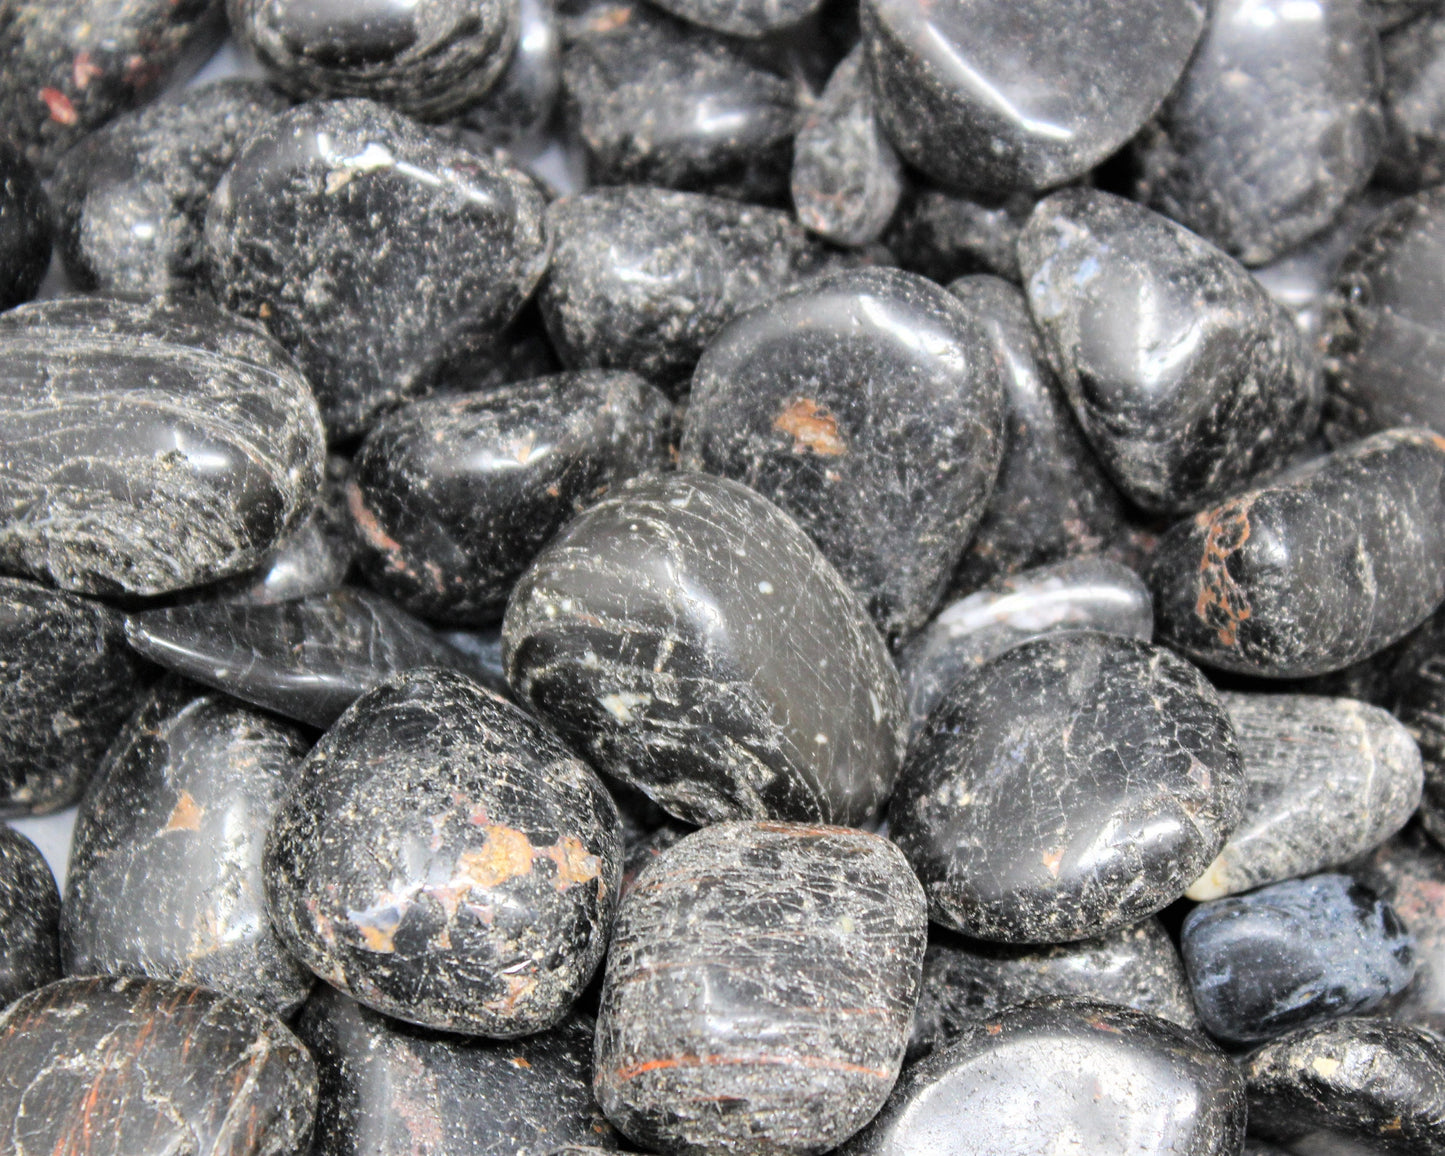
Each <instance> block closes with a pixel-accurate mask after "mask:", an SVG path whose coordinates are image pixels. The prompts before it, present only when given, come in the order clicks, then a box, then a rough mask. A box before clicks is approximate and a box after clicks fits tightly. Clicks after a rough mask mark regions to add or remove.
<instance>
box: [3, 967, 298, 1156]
mask: <svg viewBox="0 0 1445 1156" xmlns="http://www.w3.org/2000/svg"><path fill="white" fill-rule="evenodd" d="M316 1103H317V1089H316V1065H315V1064H313V1063H312V1062H311V1057H310V1055H308V1054H307V1051H306V1048H305V1047H303V1046H302V1044H301V1042H300V1041H299V1040H297V1038H296V1037H295V1036H293V1035H292V1034H291V1032H290V1030H289V1029H288V1028H287V1027H286V1025H285V1024H283V1023H282V1022H281V1021H280V1020H278V1019H276V1018H275V1017H274V1016H272V1015H269V1014H268V1013H266V1012H263V1011H258V1010H257V1009H255V1008H253V1007H250V1006H248V1005H247V1004H244V1003H242V1002H241V1001H240V1000H236V999H230V998H229V997H227V996H223V995H219V994H217V993H216V992H213V991H207V990H206V989H205V988H199V987H183V986H181V985H179V984H174V983H168V982H165V981H162V980H140V979H65V980H61V981H60V982H58V983H53V984H51V985H50V986H48V987H43V988H41V989H40V990H38V991H33V992H31V993H30V994H29V995H27V996H23V997H22V998H21V999H19V1000H18V1001H16V1002H15V1003H13V1004H11V1005H10V1007H9V1009H8V1010H7V1011H6V1012H5V1014H4V1015H3V1016H0V1151H4V1152H13V1153H15V1154H16V1156H29V1154H30V1153H59V1152H85V1153H86V1154H87V1156H138V1154H141V1153H145V1154H149V1153H157V1154H159V1153H177V1154H179V1153H182V1152H185V1153H195V1154H196V1156H221V1154H222V1153H224V1154H226V1156H280V1154H281V1153H292V1152H304V1151H306V1142H307V1139H308V1138H309V1137H310V1135H311V1126H312V1121H313V1119H314V1117H315V1114H316Z"/></svg>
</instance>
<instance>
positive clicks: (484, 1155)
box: [296, 985, 617, 1156]
mask: <svg viewBox="0 0 1445 1156" xmlns="http://www.w3.org/2000/svg"><path fill="white" fill-rule="evenodd" d="M296 1031H297V1032H298V1034H299V1035H300V1036H301V1038H302V1039H304V1040H305V1041H306V1044H307V1046H308V1047H310V1048H311V1050H312V1052H313V1054H314V1055H315V1057H316V1066H317V1068H318V1069H319V1071H320V1074H321V1108H320V1111H319V1113H318V1114H317V1119H316V1138H315V1141H314V1143H313V1145H312V1147H311V1156H441V1154H442V1153H445V1154H446V1156H541V1154H542V1153H548V1152H551V1151H552V1149H553V1147H554V1146H555V1145H557V1144H558V1143H565V1142H567V1141H575V1142H578V1143H581V1144H591V1145H594V1146H596V1147H598V1148H600V1149H602V1150H603V1151H607V1152H611V1151H615V1150H616V1148H617V1135H616V1133H615V1132H613V1131H612V1128H611V1127H610V1126H609V1125H608V1123H607V1120H606V1118H605V1117H604V1116H603V1115H602V1112H601V1110H600V1109H599V1108H598V1107H597V1104H596V1102H595V1101H594V1100H593V1099H592V1088H591V1078H592V1023H591V1021H590V1020H586V1019H583V1018H580V1017H575V1018H572V1019H569V1020H567V1021H566V1022H564V1023H563V1024H561V1025H560V1026H558V1027H556V1028H554V1029H553V1030H551V1031H549V1032H544V1033H542V1034H541V1035H534V1036H529V1037H528V1038H527V1039H524V1040H515V1041H511V1042H507V1043H499V1042H493V1041H491V1040H478V1039H467V1038H466V1037H464V1036H449V1035H441V1034H439V1033H436V1032H429V1031H425V1030H422V1029H420V1028H414V1027H411V1026H410V1025H407V1024H402V1023H398V1022H397V1021H395V1020H389V1019H385V1018H384V1017H382V1016H379V1015H377V1014H376V1013H375V1012H372V1011H368V1010H367V1009H366V1008H364V1007H362V1006H361V1005H360V1004H357V1003H354V1002H352V1001H351V1000H349V999H347V998H346V997H345V996H344V995H342V994H341V993H340V992H337V991H334V990H332V989H331V988H329V987H325V986H322V985H318V987H317V990H316V993H315V994H314V995H312V997H311V999H310V1000H309V1001H308V1002H307V1004H306V1007H305V1008H304V1009H303V1011H302V1013H301V1018H300V1019H299V1020H298V1021H297V1023H296Z"/></svg>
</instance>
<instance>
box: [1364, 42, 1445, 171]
mask: <svg viewBox="0 0 1445 1156" xmlns="http://www.w3.org/2000/svg"><path fill="white" fill-rule="evenodd" d="M1381 46H1382V48H1383V49H1384V62H1385V87H1384V93H1383V96H1384V105H1385V148H1384V152H1383V154H1382V155H1381V157H1380V167H1379V169H1378V170H1377V173H1378V177H1379V179H1380V181H1382V182H1383V183H1384V184H1386V185H1388V186H1390V187H1391V188H1393V189H1395V190H1396V191H1398V192H1403V193H1413V192H1417V191H1419V190H1420V189H1426V188H1430V187H1431V186H1434V185H1438V184H1440V183H1441V182H1442V181H1445V83H1442V76H1441V66H1442V64H1445V18H1442V16H1441V14H1439V13H1431V14H1427V15H1424V16H1421V17H1420V18H1419V19H1418V20H1415V21H1413V22H1411V23H1409V24H1406V25H1405V26H1404V27H1402V28H1398V29H1396V30H1394V31H1393V32H1391V33H1390V34H1389V35H1388V36H1386V37H1384V38H1383V39H1382V40H1381Z"/></svg>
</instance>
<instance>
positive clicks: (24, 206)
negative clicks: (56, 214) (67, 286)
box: [0, 141, 53, 310]
mask: <svg viewBox="0 0 1445 1156" xmlns="http://www.w3.org/2000/svg"><path fill="white" fill-rule="evenodd" d="M52 231H53V225H52V214H51V206H50V200H49V198H48V197H47V196H46V195H45V189H44V188H43V187H42V186H41V184H40V177H39V176H38V175H37V174H36V172H35V170H34V169H33V168H32V167H31V165H30V162H29V161H27V160H26V159H25V157H24V156H23V155H22V154H21V152H20V150H19V149H17V148H16V147H15V146H14V145H12V144H11V143H10V142H9V141H0V310H4V309H10V308H12V307H14V306H16V305H19V304H20V303H21V302H22V301H29V300H30V299H31V298H32V297H34V296H35V294H36V292H37V291H38V290H39V288H40V284H41V282H42V281H44V280H45V273H46V270H48V269H49V268H50V244H51V234H52Z"/></svg>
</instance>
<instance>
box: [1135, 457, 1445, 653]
mask: <svg viewBox="0 0 1445 1156" xmlns="http://www.w3.org/2000/svg"><path fill="white" fill-rule="evenodd" d="M1150 585H1151V586H1152V588H1153V591H1154V608H1155V611H1156V614H1157V619H1158V622H1157V625H1158V630H1159V633H1160V635H1161V636H1162V637H1163V638H1164V639H1166V640H1167V641H1168V642H1169V643H1170V645H1172V646H1175V647H1177V648H1179V649H1180V650H1182V651H1184V653H1186V654H1188V655H1189V656H1190V657H1192V658H1195V659H1197V660H1198V661H1200V662H1203V663H1206V664H1207V665H1209V666H1214V667H1218V668H1220V669H1222V670H1230V671H1235V672H1238V673H1240V674H1253V675H1259V676H1263V677H1266V678H1301V677H1304V676H1306V675H1313V674H1324V673H1326V672H1327V671H1332V670H1339V669H1341V668H1342V667H1345V666H1348V665H1349V664H1350V663H1352V662H1357V661H1359V660H1360V659H1362V658H1367V657H1369V656H1370V655H1372V654H1374V653H1376V652H1377V651H1379V650H1382V649H1383V648H1384V647H1386V646H1388V645H1389V644H1390V643H1392V642H1394V641H1396V640H1397V639H1399V638H1401V637H1403V636H1404V635H1405V634H1406V633H1408V632H1409V631H1410V630H1411V629H1413V628H1414V627H1416V626H1418V625H1419V624H1420V623H1421V622H1423V621H1424V620H1425V618H1426V617H1427V616H1428V615H1429V614H1430V612H1431V611H1432V610H1434V609H1435V607H1436V606H1437V605H1438V604H1439V603H1440V600H1441V598H1442V597H1445V438H1441V437H1440V436H1438V435H1437V434H1434V433H1432V432H1430V431H1429V430H1425V429H1396V430H1387V431H1385V432H1384V433H1379V434H1375V435H1374V436H1373V437H1369V438H1366V439H1365V440H1364V441H1361V442H1357V443H1355V444H1354V445H1351V446H1349V447H1347V448H1345V449H1341V450H1336V451H1335V452H1334V453H1332V454H1330V455H1328V456H1327V457H1324V458H1320V459H1318V460H1316V461H1314V462H1311V463H1309V464H1308V465H1306V466H1303V467H1301V468H1299V469H1297V470H1292V471H1290V472H1289V473H1288V474H1285V475H1283V476H1282V477H1279V478H1277V479H1276V480H1274V481H1271V482H1267V483H1265V484H1263V485H1261V486H1259V487H1258V488H1256V489H1252V490H1247V491H1245V492H1243V493H1241V494H1238V495H1236V496H1235V497H1233V498H1230V499H1229V500H1228V501H1227V502H1225V503H1223V504H1222V505H1219V506H1215V507H1214V508H1213V509H1209V510H1203V511H1201V512H1200V513H1198V514H1196V515H1195V516H1194V517H1193V518H1189V519H1187V520H1185V521H1183V522H1180V523H1178V524H1177V525H1175V526H1174V527H1173V529H1171V530H1170V531H1169V532H1168V533H1167V534H1165V535H1164V537H1163V538H1162V539H1161V540H1160V542H1159V546H1158V550H1157V552H1156V554H1155V557H1154V563H1153V569H1152V572H1151V575H1150Z"/></svg>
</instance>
